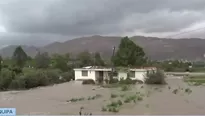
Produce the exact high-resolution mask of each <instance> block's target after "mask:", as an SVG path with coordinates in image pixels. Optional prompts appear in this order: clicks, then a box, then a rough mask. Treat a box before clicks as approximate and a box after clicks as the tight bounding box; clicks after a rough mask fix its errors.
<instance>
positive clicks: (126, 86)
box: [121, 85, 130, 91]
mask: <svg viewBox="0 0 205 116" xmlns="http://www.w3.org/2000/svg"><path fill="white" fill-rule="evenodd" d="M129 89H130V86H128V85H122V86H121V91H128V90H129Z"/></svg>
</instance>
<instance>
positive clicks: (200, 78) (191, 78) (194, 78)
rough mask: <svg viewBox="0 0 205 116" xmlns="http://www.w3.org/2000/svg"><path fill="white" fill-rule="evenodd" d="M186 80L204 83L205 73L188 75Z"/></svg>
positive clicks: (194, 83)
mask: <svg viewBox="0 0 205 116" xmlns="http://www.w3.org/2000/svg"><path fill="white" fill-rule="evenodd" d="M184 81H185V82H188V83H189V84H191V85H197V86H198V85H203V84H205V75H195V76H187V77H185V78H184Z"/></svg>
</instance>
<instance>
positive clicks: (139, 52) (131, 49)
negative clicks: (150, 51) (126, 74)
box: [113, 37, 146, 67]
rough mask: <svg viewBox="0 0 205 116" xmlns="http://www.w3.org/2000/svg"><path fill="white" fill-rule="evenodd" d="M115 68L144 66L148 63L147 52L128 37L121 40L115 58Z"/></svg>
mask: <svg viewBox="0 0 205 116" xmlns="http://www.w3.org/2000/svg"><path fill="white" fill-rule="evenodd" d="M113 63H114V65H115V66H123V67H127V66H142V65H143V64H145V63H146V57H145V52H144V51H143V49H142V48H141V47H140V46H138V45H136V44H135V43H134V42H133V41H132V40H130V39H129V38H128V37H124V38H122V39H121V42H120V45H119V48H118V51H117V52H116V55H115V56H114V57H113Z"/></svg>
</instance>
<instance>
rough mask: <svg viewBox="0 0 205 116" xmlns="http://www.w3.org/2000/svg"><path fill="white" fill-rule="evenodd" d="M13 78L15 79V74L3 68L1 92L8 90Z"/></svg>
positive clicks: (0, 80)
mask: <svg viewBox="0 0 205 116" xmlns="http://www.w3.org/2000/svg"><path fill="white" fill-rule="evenodd" d="M13 78H14V75H13V72H12V71H10V70H9V69H4V68H3V69H2V71H1V73H0V90H6V89H8V87H9V85H10V83H11V81H12V80H13Z"/></svg>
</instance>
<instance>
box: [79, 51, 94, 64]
mask: <svg viewBox="0 0 205 116" xmlns="http://www.w3.org/2000/svg"><path fill="white" fill-rule="evenodd" d="M77 61H78V66H80V67H83V66H89V65H93V58H92V55H91V54H90V53H89V52H88V51H84V52H81V53H79V54H78V56H77Z"/></svg>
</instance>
